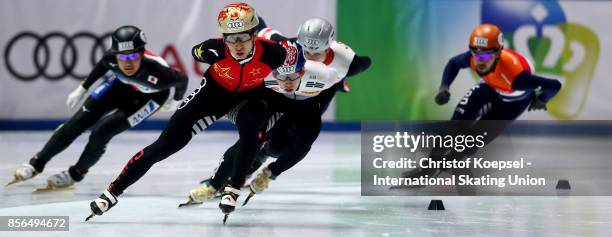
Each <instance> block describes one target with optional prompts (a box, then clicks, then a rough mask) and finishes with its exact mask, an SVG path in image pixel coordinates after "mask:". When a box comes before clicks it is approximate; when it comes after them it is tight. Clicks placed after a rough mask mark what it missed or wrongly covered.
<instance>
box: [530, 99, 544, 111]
mask: <svg viewBox="0 0 612 237" xmlns="http://www.w3.org/2000/svg"><path fill="white" fill-rule="evenodd" d="M541 109H543V110H546V109H547V108H546V102H544V101H542V100H540V99H539V98H538V97H537V96H536V97H535V98H533V100H531V103H530V104H529V107H528V108H527V111H532V110H534V111H535V110H541Z"/></svg>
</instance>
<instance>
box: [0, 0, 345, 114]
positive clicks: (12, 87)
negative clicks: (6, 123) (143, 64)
mask: <svg viewBox="0 0 612 237" xmlns="http://www.w3.org/2000/svg"><path fill="white" fill-rule="evenodd" d="M231 2H232V1H228V0H224V1H198V0H193V1H162V0H136V1H121V0H109V1H78V0H58V1H42V2H41V1H36V0H23V1H0V19H1V20H0V28H2V34H0V50H2V54H1V55H0V56H1V57H3V58H2V60H0V61H1V63H0V119H3V120H20V119H64V118H67V117H69V116H70V115H71V114H72V113H73V112H74V111H70V110H68V109H67V107H66V97H67V95H68V94H69V93H70V92H71V91H72V90H74V89H75V88H76V87H77V86H78V84H79V81H80V80H81V79H83V78H84V77H86V76H87V74H88V73H89V72H90V70H91V69H92V67H93V65H94V64H95V62H96V61H97V60H98V59H99V58H100V57H101V56H102V54H103V52H104V50H105V49H107V48H109V47H110V34H111V33H112V31H113V30H114V29H116V28H117V27H119V26H121V25H127V24H131V25H135V26H138V27H139V28H141V29H142V30H143V31H144V32H146V36H147V46H146V47H147V49H148V50H150V51H152V52H153V53H155V54H157V55H159V56H161V57H162V58H164V59H165V60H166V61H167V62H168V64H169V65H170V66H172V67H173V68H175V69H178V70H181V71H183V72H186V73H187V74H188V76H189V80H190V81H189V89H188V91H187V93H186V95H188V94H189V93H191V92H192V91H193V90H194V89H195V88H197V86H198V85H199V83H200V79H201V75H202V72H203V71H205V70H206V69H207V67H208V66H207V65H204V64H200V63H195V61H194V60H193V58H192V57H191V47H193V46H194V45H196V44H198V43H200V42H202V41H204V40H206V39H209V38H214V37H221V35H220V33H219V31H218V29H217V15H218V13H219V11H220V10H221V8H222V7H223V6H224V5H225V4H228V3H231ZM246 2H248V3H249V4H250V5H252V6H253V7H254V8H255V9H256V10H257V13H258V14H259V15H260V16H261V17H263V19H264V21H265V22H266V23H267V25H268V26H269V27H273V28H275V29H277V30H279V31H280V32H282V33H284V34H286V35H287V36H290V37H293V36H295V34H296V32H297V29H298V27H299V25H300V24H301V23H302V22H303V21H304V20H306V19H308V18H312V17H324V18H327V19H329V20H330V22H336V19H335V15H336V9H335V6H336V3H335V2H334V1H327V0H313V1H308V2H304V1H297V0H294V1H281V0H274V1H266V0H258V1H246ZM279 9H280V10H279ZM157 80H161V78H149V81H151V82H152V83H154V82H155V81H157ZM95 88H96V86H95V85H94V86H93V87H92V88H90V91H91V90H93V89H95ZM333 112H334V111H333V106H332V109H331V113H327V114H326V115H325V118H326V119H327V120H330V119H333ZM160 116H161V118H167V117H169V116H170V114H168V113H158V114H156V115H154V117H157V118H160Z"/></svg>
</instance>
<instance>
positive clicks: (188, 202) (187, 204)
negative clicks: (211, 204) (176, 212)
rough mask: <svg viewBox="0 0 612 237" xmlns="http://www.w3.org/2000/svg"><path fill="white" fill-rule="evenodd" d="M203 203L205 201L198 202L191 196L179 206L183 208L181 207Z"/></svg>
mask: <svg viewBox="0 0 612 237" xmlns="http://www.w3.org/2000/svg"><path fill="white" fill-rule="evenodd" d="M202 203H203V202H196V201H194V200H193V199H192V198H191V197H189V200H187V202H185V203H181V204H179V205H178V207H179V208H181V207H191V206H197V205H201V204H202Z"/></svg>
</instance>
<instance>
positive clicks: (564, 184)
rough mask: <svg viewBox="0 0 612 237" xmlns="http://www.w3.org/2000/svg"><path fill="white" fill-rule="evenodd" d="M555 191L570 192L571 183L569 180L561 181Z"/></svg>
mask: <svg viewBox="0 0 612 237" xmlns="http://www.w3.org/2000/svg"><path fill="white" fill-rule="evenodd" d="M555 189H563V190H565V189H567V190H569V189H572V188H571V187H570V183H569V181H568V180H567V179H560V180H559V181H557V186H556V187H555Z"/></svg>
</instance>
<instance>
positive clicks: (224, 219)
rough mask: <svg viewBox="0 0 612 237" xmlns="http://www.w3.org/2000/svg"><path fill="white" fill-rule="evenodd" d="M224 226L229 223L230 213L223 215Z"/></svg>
mask: <svg viewBox="0 0 612 237" xmlns="http://www.w3.org/2000/svg"><path fill="white" fill-rule="evenodd" d="M223 214H224V216H223V224H224V225H225V222H227V217H229V212H226V213H223Z"/></svg>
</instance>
